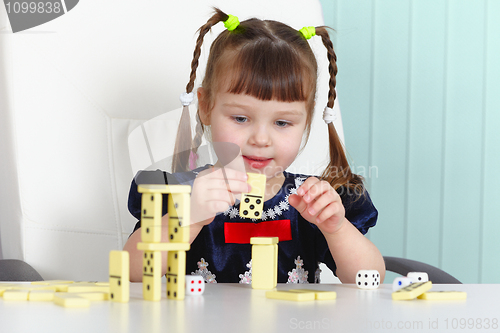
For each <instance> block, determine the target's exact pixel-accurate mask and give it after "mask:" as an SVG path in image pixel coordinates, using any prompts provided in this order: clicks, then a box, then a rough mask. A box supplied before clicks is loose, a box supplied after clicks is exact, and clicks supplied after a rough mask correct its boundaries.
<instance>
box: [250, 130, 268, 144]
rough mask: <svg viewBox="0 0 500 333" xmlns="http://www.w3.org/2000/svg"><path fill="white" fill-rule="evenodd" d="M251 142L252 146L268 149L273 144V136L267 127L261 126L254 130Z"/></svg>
mask: <svg viewBox="0 0 500 333" xmlns="http://www.w3.org/2000/svg"><path fill="white" fill-rule="evenodd" d="M249 141H250V144H252V145H256V146H259V147H266V146H269V145H270V144H271V136H270V135H269V131H268V129H267V128H266V127H265V126H259V127H257V128H254V129H253V130H252V133H251V135H250V140H249Z"/></svg>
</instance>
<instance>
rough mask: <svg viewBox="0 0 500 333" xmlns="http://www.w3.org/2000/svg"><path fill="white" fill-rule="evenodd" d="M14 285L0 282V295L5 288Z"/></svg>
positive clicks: (7, 288) (10, 287)
mask: <svg viewBox="0 0 500 333" xmlns="http://www.w3.org/2000/svg"><path fill="white" fill-rule="evenodd" d="M15 286H16V285H13V284H10V283H0V296H3V294H4V292H5V291H6V290H9V289H12V288H14V287H15Z"/></svg>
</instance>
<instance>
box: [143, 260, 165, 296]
mask: <svg viewBox="0 0 500 333" xmlns="http://www.w3.org/2000/svg"><path fill="white" fill-rule="evenodd" d="M142 262H143V265H142V267H143V271H142V295H143V297H144V299H145V300H148V301H159V300H160V299H161V268H162V263H161V252H159V251H144V254H143V260H142Z"/></svg>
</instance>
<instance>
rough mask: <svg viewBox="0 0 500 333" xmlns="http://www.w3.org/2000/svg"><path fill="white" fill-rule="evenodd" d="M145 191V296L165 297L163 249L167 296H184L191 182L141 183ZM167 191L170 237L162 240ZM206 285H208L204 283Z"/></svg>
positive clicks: (143, 242) (143, 204)
mask: <svg viewBox="0 0 500 333" xmlns="http://www.w3.org/2000/svg"><path fill="white" fill-rule="evenodd" d="M138 191H139V193H142V203H141V207H142V212H141V240H142V242H141V243H138V244H137V248H138V249H139V250H142V251H144V257H143V272H142V274H143V278H142V284H143V297H144V299H146V300H150V301H159V300H160V299H161V289H162V285H161V277H162V252H165V251H166V252H168V258H167V272H166V277H167V298H169V299H176V300H183V299H184V296H185V294H186V289H185V288H186V251H188V250H189V248H190V245H189V221H190V195H189V194H190V193H191V186H189V185H139V187H138ZM163 194H168V237H169V242H162V240H161V234H162V207H163ZM203 288H204V285H203Z"/></svg>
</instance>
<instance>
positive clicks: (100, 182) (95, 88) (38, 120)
mask: <svg viewBox="0 0 500 333" xmlns="http://www.w3.org/2000/svg"><path fill="white" fill-rule="evenodd" d="M306 3H307V6H306V8H305V7H304V1H298V0H280V1H268V0H254V1H249V2H241V1H229V0H221V1H214V2H211V3H210V4H211V5H212V4H214V5H216V6H218V7H220V8H221V9H223V10H224V11H226V12H228V13H232V14H234V15H237V16H239V17H240V19H241V20H243V19H245V18H248V17H251V16H256V17H259V18H265V19H276V20H279V21H283V22H286V23H288V24H290V25H292V26H293V27H295V28H297V29H298V28H301V27H303V26H310V25H315V26H318V25H322V24H323V18H322V12H321V6H320V3H319V1H306ZM211 13H212V10H211V7H209V5H208V2H207V1H204V0H196V1H194V0H191V1H175V2H174V1H158V0H156V1H155V0H153V1H146V2H139V1H136V0H122V1H120V2H119V3H117V2H113V1H99V0H87V1H80V2H79V3H78V5H77V6H76V7H75V8H74V9H72V10H71V12H68V13H67V14H65V15H63V16H61V17H59V18H58V19H55V20H53V21H51V22H48V23H46V24H44V25H41V26H38V27H35V28H32V29H30V30H27V31H26V32H22V33H16V34H12V33H9V30H10V29H9V24H8V22H7V18H6V13H5V8H4V7H3V6H0V110H1V112H0V154H1V164H0V245H1V253H0V258H3V259H19V260H23V261H25V262H27V263H28V264H29V265H31V266H33V267H34V268H35V269H36V270H37V271H38V272H39V273H40V275H41V276H42V277H43V278H44V279H72V280H106V279H107V274H108V253H109V251H110V250H113V249H121V248H122V247H123V244H124V242H125V241H126V239H127V237H128V236H129V234H130V232H131V231H132V228H133V225H134V223H135V222H136V221H135V219H134V218H133V217H132V216H131V215H130V213H129V212H128V209H127V197H128V191H129V186H130V182H131V180H132V178H133V176H134V174H135V172H136V171H137V170H138V169H141V168H147V167H148V166H149V165H150V164H152V163H151V161H152V159H151V155H149V153H148V155H145V154H144V153H145V152H146V151H147V150H143V151H142V152H140V151H139V152H137V151H135V150H134V149H135V148H130V150H129V147H132V146H135V147H137V146H138V145H140V141H141V140H144V133H145V134H146V135H149V134H148V133H149V132H148V131H144V132H143V129H147V128H148V121H150V120H151V119H156V120H158V119H160V118H161V117H164V118H165V119H166V118H171V119H170V120H168V121H164V122H163V124H164V126H167V127H169V126H170V127H172V121H174V122H175V124H176V121H177V120H176V119H175V116H176V113H175V112H167V111H168V110H175V109H177V108H178V107H179V106H180V105H179V100H178V96H179V94H180V93H181V92H183V91H184V89H185V85H186V83H187V80H188V75H189V71H190V62H191V55H192V52H193V49H194V44H195V39H196V30H197V29H198V28H199V27H200V26H201V25H202V24H203V23H205V22H206V20H207V19H208V18H209V16H210V15H211ZM221 29H222V24H219V25H218V26H217V27H215V28H214V33H213V34H212V36H216V35H217V34H218V32H219V31H220V30H221ZM312 43H313V44H314V48H315V49H316V50H318V52H320V54H319V56H318V59H319V65H320V66H321V70H320V71H321V72H322V73H323V74H324V75H322V76H321V79H320V82H319V87H320V88H321V89H320V91H319V92H318V103H317V110H316V113H317V114H316V117H315V121H314V123H313V130H312V136H311V139H310V142H309V144H308V149H306V150H305V151H304V153H303V154H302V156H301V157H300V159H299V160H298V161H296V163H294V165H293V166H292V167H291V170H292V171H295V172H302V173H308V172H317V170H319V169H320V168H321V167H322V165H324V164H321V163H325V162H326V152H327V144H326V142H327V141H326V140H327V139H326V137H327V130H326V126H325V125H324V123H323V122H322V120H321V115H320V114H321V112H322V109H323V107H324V105H325V103H326V93H327V86H328V84H327V83H326V82H327V72H328V70H327V63H326V61H327V60H326V55H323V53H321V52H325V50H324V48H323V47H322V45H321V41H320V40H319V38H317V39H316V40H314V39H313V40H312ZM209 44H210V40H208V39H207V41H206V43H205V47H204V51H205V53H206V51H207V50H208V46H209ZM205 56H206V54H205ZM204 59H206V57H202V59H201V66H200V68H199V70H198V75H199V76H202V73H203V70H204V66H203V63H204ZM192 109H193V110H192V112H193V113H194V107H193V108H192ZM338 113H339V117H338V121H337V128H338V129H339V131H340V135H342V128H341V119H340V111H338ZM156 117H160V118H156ZM177 117H178V113H177ZM156 120H155V122H156ZM149 124H152V123H151V122H150V123H149ZM141 125H142V126H141ZM173 127H174V128H176V125H175V126H173ZM138 133H139V134H142V138H141V135H138ZM158 133H160V132H158ZM171 135H172V136H171V138H172V144H173V137H174V134H173V133H172V134H171ZM168 140H170V139H168ZM153 141H154V140H153ZM134 142H135V143H134ZM163 142H165V141H163ZM167 142H170V141H167ZM129 144H130V145H129ZM164 146H165V147H168V146H169V145H168V144H167V145H165V144H164ZM141 154H142V155H141ZM167 155H168V152H161V153H160V154H159V155H157V156H158V157H157V158H160V157H161V158H164V157H166V156H167ZM317 156H325V159H324V160H323V161H319V162H315V163H312V161H318V159H317ZM144 158H146V159H144ZM148 159H149V160H148ZM303 166H306V168H304V167H303Z"/></svg>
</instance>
